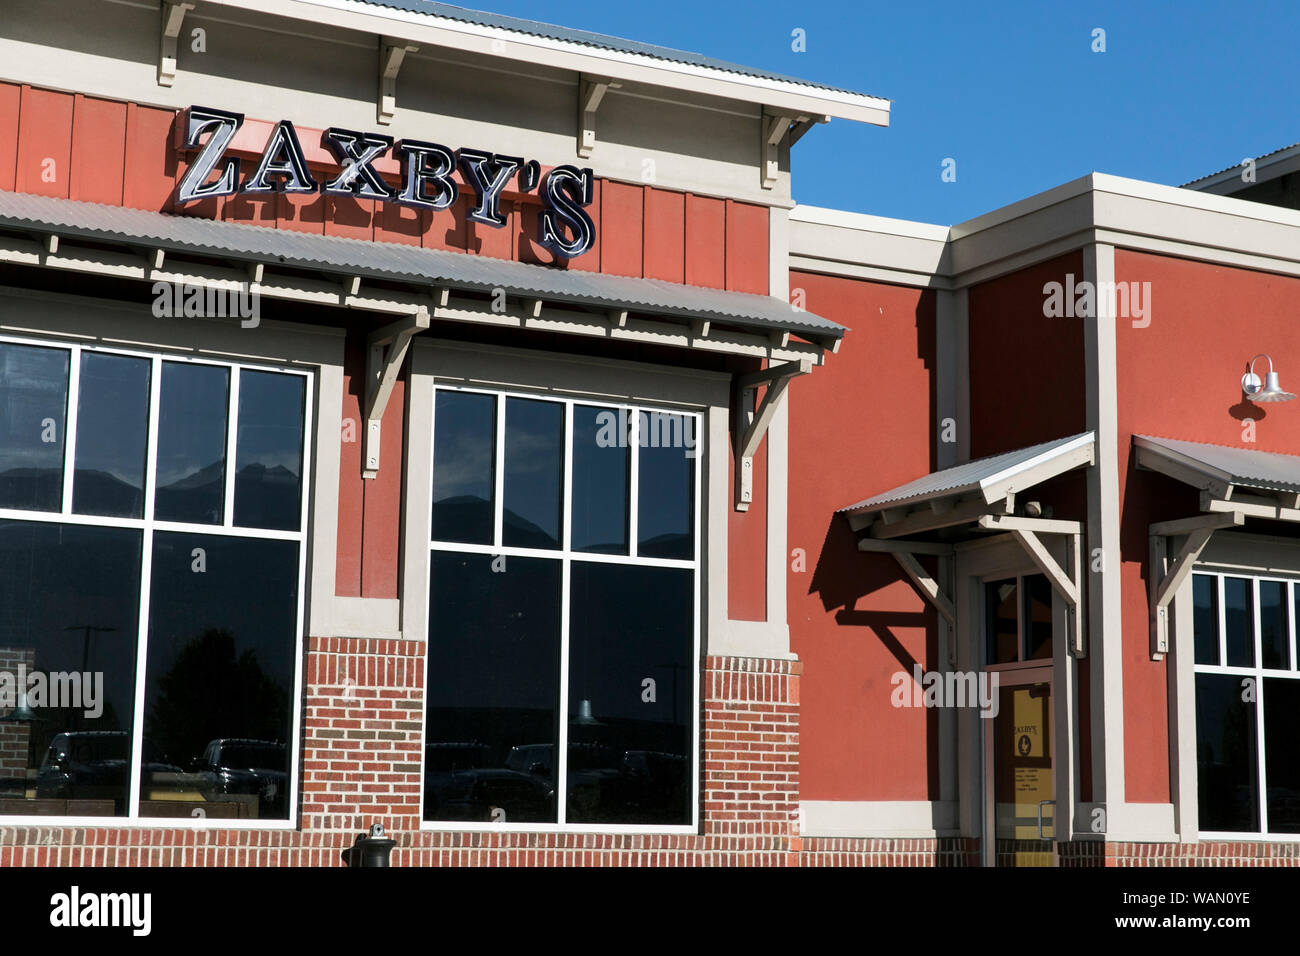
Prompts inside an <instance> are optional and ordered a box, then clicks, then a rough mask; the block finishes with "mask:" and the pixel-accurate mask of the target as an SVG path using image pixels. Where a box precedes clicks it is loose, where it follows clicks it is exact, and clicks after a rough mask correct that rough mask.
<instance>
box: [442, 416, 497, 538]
mask: <svg viewBox="0 0 1300 956" xmlns="http://www.w3.org/2000/svg"><path fill="white" fill-rule="evenodd" d="M496 409H497V400H496V396H495V395H483V394H478V393H474V392H452V391H444V390H439V391H438V393H437V401H436V404H435V406H434V413H433V425H434V427H433V540H435V541H460V542H466V543H470V544H491V543H492V539H493V535H494V526H493V513H492V509H493V505H494V504H495V501H494V497H495V496H494V494H493V487H494V485H493V482H494V468H493V466H494V463H495V458H496V417H497V412H496Z"/></svg>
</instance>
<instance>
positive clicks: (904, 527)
mask: <svg viewBox="0 0 1300 956" xmlns="http://www.w3.org/2000/svg"><path fill="white" fill-rule="evenodd" d="M1095 445H1096V442H1095V438H1094V435H1093V433H1092V432H1084V433H1082V434H1079V435H1071V436H1070V437H1068V438H1058V439H1056V440H1055V441H1050V442H1044V443H1043V444H1040V445H1033V446H1031V447H1029V448H1021V449H1017V450H1016V451H1012V452H1007V453H1005V454H1001V455H993V456H991V457H989V458H981V459H978V460H976V461H971V462H967V463H966V464H964V465H957V466H955V467H953V468H945V469H943V470H942V471H936V472H933V473H931V474H929V475H926V476H924V477H922V478H918V479H916V480H915V481H910V482H908V483H907V484H904V485H899V486H898V487H897V488H892V489H890V490H889V491H886V492H883V493H881V494H878V495H874V496H872V497H870V498H867V499H864V500H863V501H859V502H858V503H857V504H853V505H849V506H848V507H846V508H841V509H839V511H838V514H842V515H844V517H845V518H846V519H847V520H848V522H849V525H850V526H851V527H852V528H853V530H855V531H861V530H863V529H867V528H870V530H871V535H872V537H876V538H886V539H888V538H900V537H903V536H906V535H911V534H918V533H922V532H927V531H935V530H939V529H942V528H949V527H953V526H955V525H961V524H973V525H976V526H978V527H980V528H982V529H984V530H996V529H998V528H999V527H1003V526H1006V524H1007V522H1006V520H1005V519H1004V518H1003V516H1010V515H1011V514H1012V511H1013V510H1014V507H1015V496H1016V494H1017V493H1019V492H1022V491H1025V490H1027V489H1029V488H1032V487H1034V486H1035V485H1037V484H1040V483H1042V482H1044V481H1047V480H1048V479H1050V478H1055V477H1056V476H1057V475H1061V474H1064V473H1065V472H1067V471H1072V470H1073V469H1075V468H1084V467H1087V466H1089V465H1091V464H1093V461H1094V456H1095Z"/></svg>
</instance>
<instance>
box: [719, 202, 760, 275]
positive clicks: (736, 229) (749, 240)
mask: <svg viewBox="0 0 1300 956" xmlns="http://www.w3.org/2000/svg"><path fill="white" fill-rule="evenodd" d="M768 220H769V216H768V211H767V207H766V206H754V205H751V204H750V203H743V202H734V201H733V200H730V199H728V200H727V235H726V250H727V279H726V283H727V288H728V289H730V290H732V291H733V292H752V293H755V294H756V295H767V290H768V288H769V280H770V278H771V273H770V271H769V267H768V252H767V230H768Z"/></svg>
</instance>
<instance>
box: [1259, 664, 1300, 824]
mask: <svg viewBox="0 0 1300 956" xmlns="http://www.w3.org/2000/svg"><path fill="white" fill-rule="evenodd" d="M1298 724H1300V680H1290V679H1285V678H1277V677H1269V678H1265V680H1264V758H1265V759H1264V772H1265V773H1266V774H1267V775H1268V789H1267V791H1266V792H1267V793H1268V829H1269V831H1270V832H1271V833H1300V734H1297V733H1296V726H1297V725H1298Z"/></svg>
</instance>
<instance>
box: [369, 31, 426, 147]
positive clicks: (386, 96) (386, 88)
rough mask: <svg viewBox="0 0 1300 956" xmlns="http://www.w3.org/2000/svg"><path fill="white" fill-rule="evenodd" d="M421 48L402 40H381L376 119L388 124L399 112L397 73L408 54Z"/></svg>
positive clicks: (385, 124)
mask: <svg viewBox="0 0 1300 956" xmlns="http://www.w3.org/2000/svg"><path fill="white" fill-rule="evenodd" d="M419 49H420V48H419V47H418V46H412V45H411V44H410V43H403V42H401V41H400V40H388V39H381V40H380V42H379V101H378V103H376V105H375V113H376V117H375V118H376V121H377V122H379V123H382V124H383V125H384V126H388V125H390V124H391V123H392V122H393V115H394V114H395V113H396V112H397V74H398V73H399V72H400V71H401V69H402V60H404V59H405V58H406V54H408V53H415V52H416V51H417V50H419Z"/></svg>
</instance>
